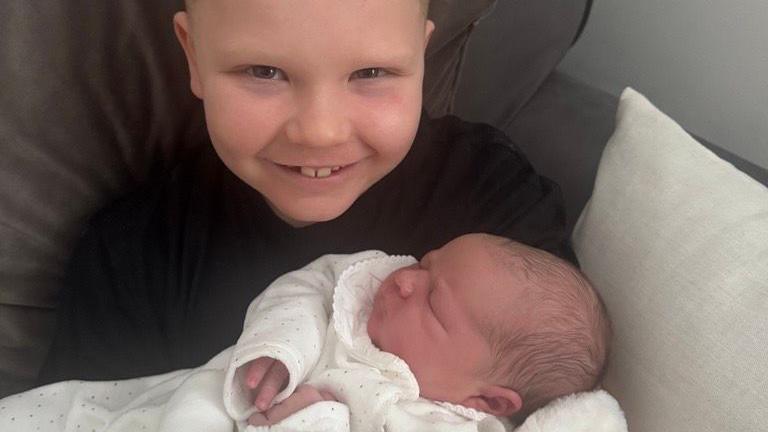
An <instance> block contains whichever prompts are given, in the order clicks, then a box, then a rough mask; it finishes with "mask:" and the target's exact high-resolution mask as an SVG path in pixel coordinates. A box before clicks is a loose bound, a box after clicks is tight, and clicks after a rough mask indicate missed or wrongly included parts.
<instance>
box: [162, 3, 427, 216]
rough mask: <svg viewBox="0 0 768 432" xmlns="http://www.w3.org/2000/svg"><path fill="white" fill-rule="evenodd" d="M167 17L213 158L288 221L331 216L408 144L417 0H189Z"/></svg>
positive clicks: (413, 117) (418, 70)
mask: <svg viewBox="0 0 768 432" xmlns="http://www.w3.org/2000/svg"><path fill="white" fill-rule="evenodd" d="M175 24H176V31H177V35H178V36H179V39H180V41H181V43H182V45H183V46H184V48H185V52H186V54H187V59H188V61H189V64H190V72H191V86H192V91H193V92H194V93H195V95H197V96H198V97H199V98H201V99H202V100H203V101H204V106H205V113H206V120H207V125H208V130H209V133H210V136H211V139H212V142H213V145H214V147H215V149H216V151H217V153H218V155H219V156H220V157H221V159H222V160H223V161H224V163H225V164H226V165H227V166H228V167H229V169H230V170H232V171H233V172H234V173H235V174H236V175H237V176H238V177H240V178H241V179H242V180H243V181H245V182H246V183H247V184H249V185H250V186H251V187H253V188H254V189H256V190H258V191H259V192H261V193H262V194H263V195H264V196H265V197H266V199H267V200H268V202H269V203H270V205H271V207H272V208H273V210H275V212H276V213H277V214H278V215H279V216H280V217H282V218H283V219H284V220H286V221H287V222H289V223H291V224H293V225H303V224H307V223H312V222H319V221H325V220H330V219H333V218H335V217H337V216H339V215H340V214H342V213H343V212H344V211H345V210H346V209H347V208H349V206H350V205H352V203H353V202H354V201H355V200H356V199H357V198H358V197H359V196H360V195H361V194H362V193H363V192H365V191H366V190H367V189H368V188H369V187H370V186H371V185H373V184H374V183H375V182H377V181H378V180H379V179H381V178H382V177H383V176H385V175H386V174H387V173H388V172H390V171H391V170H392V169H393V168H394V167H395V166H396V165H397V164H398V163H399V162H400V161H401V160H402V159H403V157H405V155H406V153H407V152H408V150H409V149H410V147H411V144H412V142H413V139H414V136H415V134H416V130H417V127H418V123H419V118H420V114H421V92H422V78H423V74H424V51H425V48H426V44H427V40H428V36H429V34H430V33H431V29H432V28H433V26H432V23H431V22H429V21H425V20H424V17H423V14H422V12H421V9H420V6H419V2H418V1H416V0H312V1H307V0H199V1H197V2H196V3H195V5H194V7H193V8H192V11H191V12H190V14H186V13H183V12H182V13H179V14H177V16H176V17H175Z"/></svg>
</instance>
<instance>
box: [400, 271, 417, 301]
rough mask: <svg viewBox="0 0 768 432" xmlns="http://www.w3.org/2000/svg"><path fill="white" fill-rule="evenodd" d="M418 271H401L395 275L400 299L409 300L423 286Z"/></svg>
mask: <svg viewBox="0 0 768 432" xmlns="http://www.w3.org/2000/svg"><path fill="white" fill-rule="evenodd" d="M420 276H421V275H420V274H419V271H418V270H410V269H406V270H401V271H399V272H398V273H397V274H396V275H395V284H396V285H397V288H398V292H399V293H400V297H402V298H404V299H407V298H408V297H410V296H411V295H413V293H414V292H416V290H417V289H419V286H420V285H421V284H422V280H421V279H422V278H421V277H420Z"/></svg>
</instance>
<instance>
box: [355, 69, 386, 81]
mask: <svg viewBox="0 0 768 432" xmlns="http://www.w3.org/2000/svg"><path fill="white" fill-rule="evenodd" d="M386 74H387V71H385V70H384V69H382V68H365V69H360V70H357V71H355V72H354V73H352V78H353V79H373V78H379V77H382V76H384V75H386Z"/></svg>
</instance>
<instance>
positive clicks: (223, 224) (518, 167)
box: [41, 117, 570, 383]
mask: <svg viewBox="0 0 768 432" xmlns="http://www.w3.org/2000/svg"><path fill="white" fill-rule="evenodd" d="M564 225H565V215H564V210H563V204H562V199H561V196H560V192H559V188H558V187H557V185H555V184H554V183H552V182H551V181H549V180H548V179H545V178H542V177H539V176H538V175H537V174H536V173H535V172H534V171H533V169H532V168H531V166H530V165H529V163H528V161H527V160H526V159H525V157H524V156H523V155H522V154H521V153H520V152H519V151H518V150H517V149H516V148H515V147H514V145H512V144H511V143H510V142H509V140H508V139H507V138H506V137H505V136H504V135H503V134H502V133H501V132H500V131H498V130H496V129H494V128H492V127H490V126H486V125H478V124H470V123H467V122H464V121H461V120H459V119H457V118H455V117H445V118H442V119H438V120H430V119H427V118H426V117H424V118H422V123H421V126H420V128H419V133H418V134H417V137H416V140H415V141H414V145H413V147H412V148H411V150H410V152H409V153H408V155H407V156H406V158H405V159H404V160H403V162H401V164H400V165H399V166H398V167H396V168H395V169H394V170H393V171H392V172H391V173H390V174H389V175H387V176H385V177H384V178H383V179H382V180H381V181H379V182H378V183H377V184H375V185H374V186H372V187H371V188H370V189H369V190H368V191H366V192H365V193H364V194H363V195H362V196H361V197H360V198H359V199H358V200H357V201H356V202H355V203H354V204H353V205H352V207H350V209H349V210H347V212H346V213H344V214H343V215H342V216H340V217H338V218H337V219H335V220H332V221H329V222H323V223H316V224H313V225H310V226H307V227H303V228H294V227H291V226H289V225H287V224H286V223H284V222H283V221H282V220H280V219H279V218H277V217H276V216H275V215H274V213H273V212H272V211H271V210H270V208H269V207H268V206H267V204H266V203H265V201H264V199H263V198H262V196H261V195H260V194H259V193H258V192H257V191H255V190H254V189H252V188H250V187H249V186H248V185H246V184H245V183H243V182H242V181H241V180H240V179H238V178H237V177H236V176H235V175H234V174H232V173H231V172H230V171H229V170H228V169H227V168H226V167H225V166H224V165H223V164H222V162H221V161H220V160H219V159H218V157H217V156H216V154H215V152H214V151H213V150H212V149H211V148H210V146H209V147H208V148H206V149H205V150H202V151H201V152H200V153H199V154H198V155H197V156H196V157H195V158H192V159H190V160H188V161H185V162H184V163H182V164H181V165H180V166H179V167H177V169H175V170H174V171H173V172H172V173H171V175H170V176H169V177H167V178H166V179H165V180H164V181H163V182H162V183H159V184H158V183H155V184H153V185H150V186H148V187H146V188H144V189H142V190H139V191H137V192H135V193H133V194H132V195H130V196H128V197H127V198H124V199H122V200H120V201H118V202H116V203H114V204H112V205H111V206H109V207H108V208H106V209H105V210H103V211H101V212H99V213H98V214H97V215H96V216H95V217H94V218H93V219H92V220H91V222H90V224H89V227H88V229H87V230H86V231H85V233H84V234H83V236H82V238H81V239H80V242H79V245H78V247H77V248H76V250H75V252H74V255H73V257H72V259H71V262H70V266H69V269H68V272H67V277H66V282H65V286H64V289H63V291H62V300H61V303H60V306H59V324H58V333H57V335H56V338H55V341H54V344H53V347H52V349H51V351H50V354H49V356H48V359H47V361H46V364H45V366H44V367H43V370H42V372H41V383H45V382H50V381H55V380H63V379H73V378H78V379H118V378H129V377H135V376H139V375H149V374H156V373H161V372H166V371H169V370H173V369H179V368H187V367H194V366H198V365H200V364H202V363H204V362H205V361H206V360H208V359H209V358H210V357H212V356H213V355H215V354H217V353H218V352H219V351H221V350H223V349H224V348H226V347H227V346H229V345H232V344H233V343H235V341H236V340H237V337H238V336H239V334H240V331H241V328H242V321H243V318H244V316H245V311H246V308H247V307H248V304H249V303H250V302H251V300H252V299H253V298H254V297H256V295H258V294H259V293H260V292H261V291H262V290H263V289H264V288H266V287H267V285H269V283H270V282H272V280H274V279H275V278H276V277H277V276H279V275H281V274H283V273H285V272H287V271H291V270H295V269H297V268H300V267H302V266H304V265H306V264H307V263H309V262H310V261H311V260H313V259H315V258H317V257H319V256H321V255H323V254H326V253H352V252H358V251H362V250H366V249H380V250H383V251H385V252H387V253H390V254H411V255H414V256H416V257H421V256H422V255H423V254H424V253H426V252H427V251H429V250H432V249H435V248H438V247H440V246H442V245H443V244H445V243H446V242H448V241H450V240H451V239H453V238H455V237H457V236H459V235H461V234H464V233H468V232H488V233H496V234H500V235H504V236H507V237H509V238H512V239H516V240H519V241H522V242H524V243H527V244H530V245H533V246H537V247H541V248H544V249H547V250H549V251H552V252H555V253H556V254H558V255H561V256H562V255H564V254H565V255H567V256H570V249H568V248H567V246H565V244H566V241H565V234H564Z"/></svg>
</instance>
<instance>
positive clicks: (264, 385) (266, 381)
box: [253, 361, 288, 411]
mask: <svg viewBox="0 0 768 432" xmlns="http://www.w3.org/2000/svg"><path fill="white" fill-rule="evenodd" d="M287 384H288V369H287V368H286V367H285V365H284V364H283V363H282V362H279V361H276V362H274V363H272V365H271V367H270V368H269V370H268V371H267V372H266V374H264V378H263V379H262V380H261V385H259V389H258V390H257V393H256V398H255V399H254V402H253V403H254V405H256V408H257V409H258V410H259V411H264V410H266V409H267V408H269V405H270V404H271V403H272V399H274V398H275V395H277V393H279V392H280V391H281V390H282V389H283V388H285V386H286V385H287Z"/></svg>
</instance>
